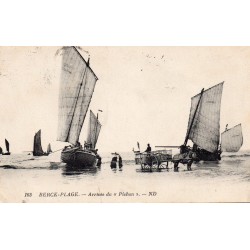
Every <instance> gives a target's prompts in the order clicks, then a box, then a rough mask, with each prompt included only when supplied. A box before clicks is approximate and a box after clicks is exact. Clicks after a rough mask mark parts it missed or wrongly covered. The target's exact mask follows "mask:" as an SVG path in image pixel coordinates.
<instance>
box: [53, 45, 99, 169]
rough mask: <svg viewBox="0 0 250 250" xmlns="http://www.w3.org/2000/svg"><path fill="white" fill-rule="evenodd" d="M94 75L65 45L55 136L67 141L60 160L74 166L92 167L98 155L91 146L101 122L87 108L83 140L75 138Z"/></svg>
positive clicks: (97, 134)
mask: <svg viewBox="0 0 250 250" xmlns="http://www.w3.org/2000/svg"><path fill="white" fill-rule="evenodd" d="M97 80H98V78H97V77H96V75H95V73H94V72H93V70H92V69H91V68H90V65H89V59H88V61H87V62H86V61H85V59H84V58H83V57H82V55H81V54H80V53H79V51H78V50H77V49H76V48H75V47H65V48H64V50H63V55H62V71H61V82H60V95H59V116H58V135H57V140H58V141H62V142H69V143H70V144H71V145H70V146H66V147H65V148H64V149H63V150H62V152H61V160H62V161H63V162H65V163H67V164H68V165H71V166H75V167H85V168H94V167H96V164H97V160H98V157H99V155H98V154H97V150H96V149H95V146H96V142H97V139H98V136H99V133H100V129H101V124H100V122H99V121H98V114H97V116H95V115H94V113H93V112H92V111H90V123H89V129H88V135H87V141H86V142H85V143H84V146H82V145H81V144H80V142H79V137H80V133H81V129H82V126H83V123H84V120H85V117H86V114H87V112H88V108H89V105H90V102H91V99H92V95H93V92H94V89H95V85H96V81H97Z"/></svg>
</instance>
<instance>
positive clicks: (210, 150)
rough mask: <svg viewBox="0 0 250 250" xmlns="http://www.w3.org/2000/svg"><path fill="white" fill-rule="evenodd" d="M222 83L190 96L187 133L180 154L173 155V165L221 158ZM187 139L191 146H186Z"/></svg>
mask: <svg viewBox="0 0 250 250" xmlns="http://www.w3.org/2000/svg"><path fill="white" fill-rule="evenodd" d="M223 84H224V82H222V83H219V84H217V85H215V86H213V87H211V88H209V89H207V90H204V89H202V91H201V93H200V94H198V95H196V96H194V97H192V98H191V109H190V114H189V121H188V128H187V134H186V137H185V141H184V144H183V145H181V146H180V154H177V155H174V157H173V162H174V163H175V166H176V167H177V166H178V163H183V164H188V165H190V166H191V164H192V162H193V161H200V160H203V161H217V160H220V159H221V150H220V147H219V144H220V109H221V97H222V90H223ZM188 140H191V141H192V142H193V147H192V148H191V147H189V146H187V142H188Z"/></svg>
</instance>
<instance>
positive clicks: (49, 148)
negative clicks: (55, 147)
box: [47, 143, 52, 155]
mask: <svg viewBox="0 0 250 250" xmlns="http://www.w3.org/2000/svg"><path fill="white" fill-rule="evenodd" d="M50 153H52V150H51V145H50V143H49V144H48V147H47V155H49V154H50Z"/></svg>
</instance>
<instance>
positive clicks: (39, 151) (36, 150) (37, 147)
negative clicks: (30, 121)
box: [33, 129, 48, 156]
mask: <svg viewBox="0 0 250 250" xmlns="http://www.w3.org/2000/svg"><path fill="white" fill-rule="evenodd" d="M33 155H34V156H43V155H48V154H47V153H46V152H44V151H43V148H42V143H41V129H40V130H39V131H38V132H37V133H35V136H34V145H33Z"/></svg>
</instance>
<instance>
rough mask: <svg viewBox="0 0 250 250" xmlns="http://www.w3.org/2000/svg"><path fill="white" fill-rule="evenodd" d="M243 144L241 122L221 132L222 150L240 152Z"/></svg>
mask: <svg viewBox="0 0 250 250" xmlns="http://www.w3.org/2000/svg"><path fill="white" fill-rule="evenodd" d="M242 145H243V134H242V127H241V124H238V125H236V126H234V127H233V128H230V129H227V128H226V130H225V131H224V132H223V133H222V134H221V151H222V152H238V151H239V150H240V148H241V146H242Z"/></svg>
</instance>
